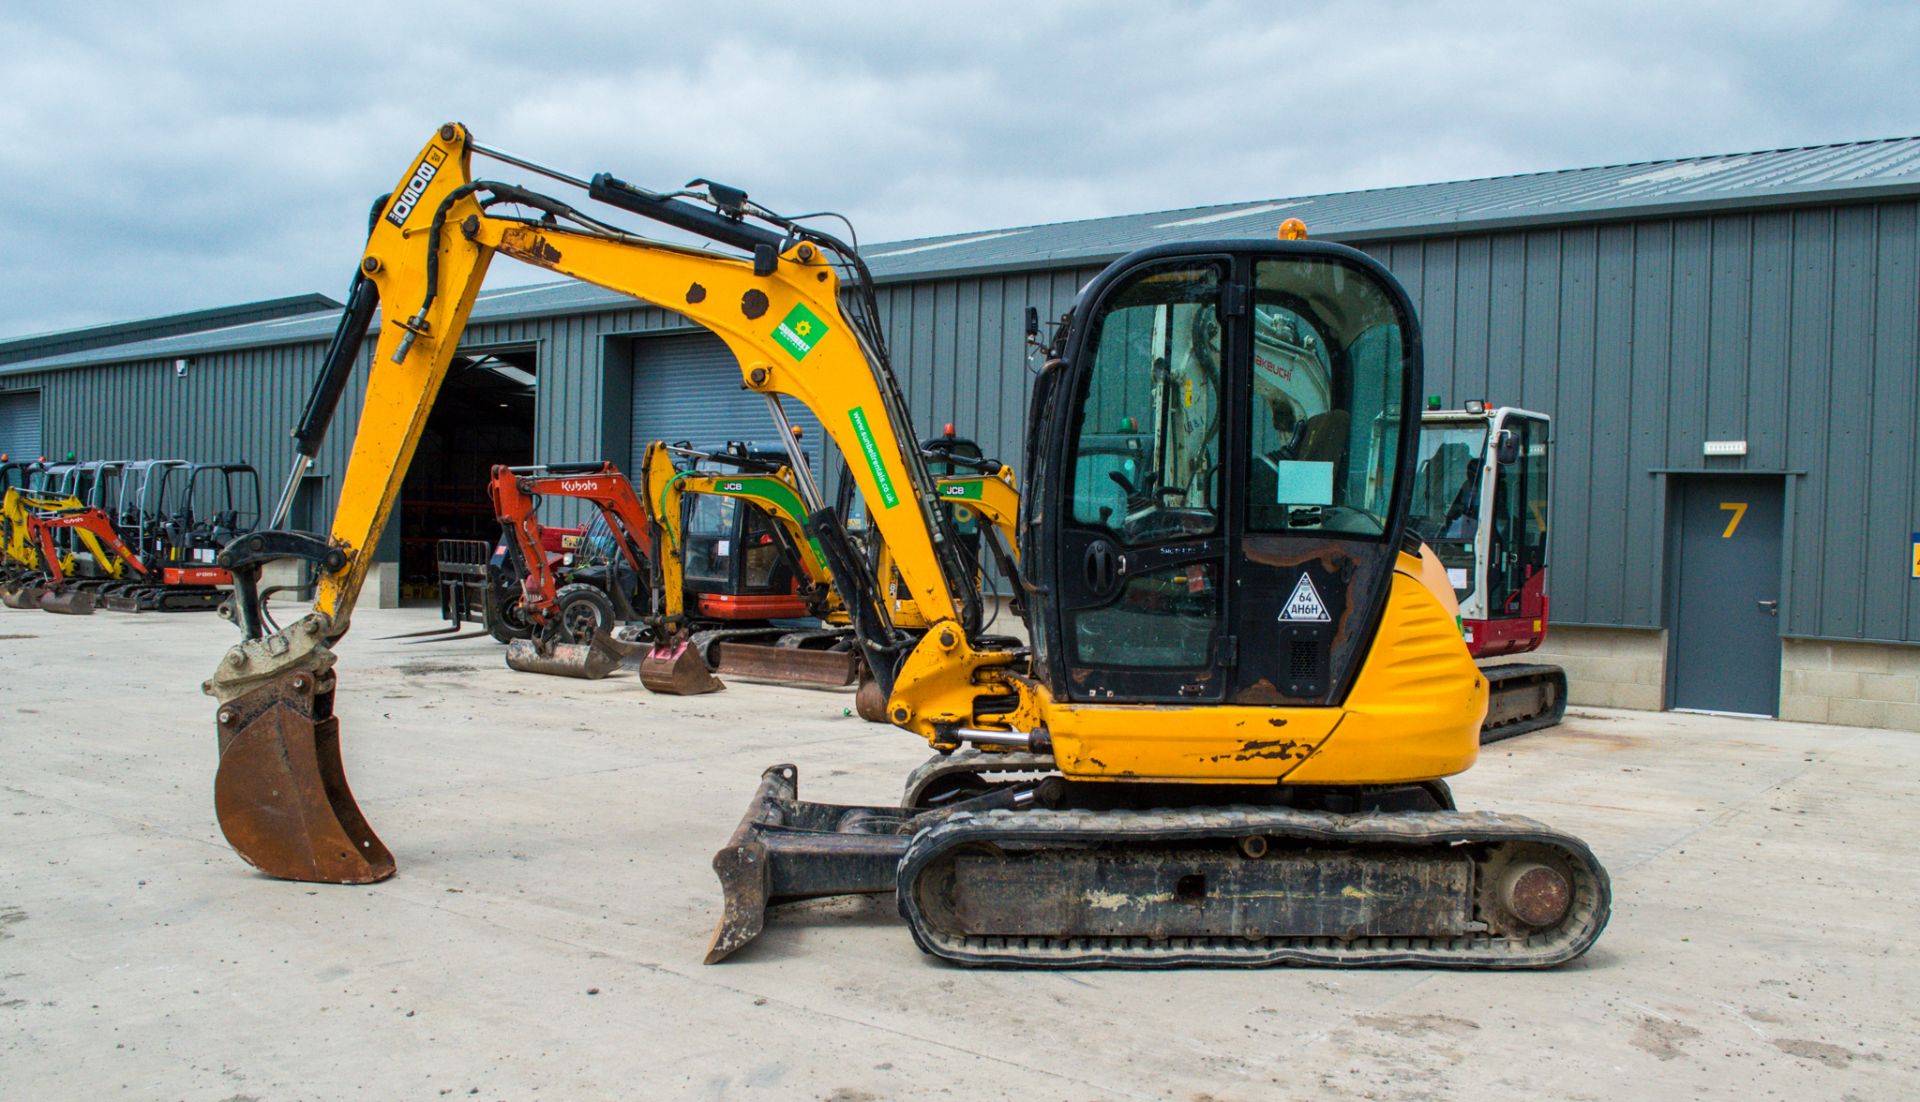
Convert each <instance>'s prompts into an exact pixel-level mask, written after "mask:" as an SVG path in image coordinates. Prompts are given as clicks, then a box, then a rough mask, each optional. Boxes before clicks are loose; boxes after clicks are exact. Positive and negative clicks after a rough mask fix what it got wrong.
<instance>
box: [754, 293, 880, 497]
mask: <svg viewBox="0 0 1920 1102" xmlns="http://www.w3.org/2000/svg"><path fill="white" fill-rule="evenodd" d="M804 309H806V307H804V306H796V307H794V310H795V311H799V310H804ZM788 316H789V317H791V316H792V315H788ZM808 316H809V317H811V316H812V315H808ZM782 324H783V325H784V324H785V323H784V322H783V323H782ZM847 417H848V418H849V419H851V420H852V421H853V434H854V435H855V436H856V437H858V438H859V440H860V454H861V455H862V456H864V457H865V458H866V461H867V470H869V471H871V472H872V473H873V480H874V482H875V483H877V484H879V487H880V503H881V505H882V507H883V508H887V509H891V508H893V507H894V506H895V505H898V504H900V495H898V494H896V493H894V492H893V479H892V478H890V477H888V475H887V465H886V464H885V463H884V462H882V461H881V459H880V445H879V444H877V443H875V442H874V439H873V426H871V425H869V424H867V411H866V410H865V409H863V408H861V407H860V406H855V407H853V408H852V409H850V410H848V411H847Z"/></svg>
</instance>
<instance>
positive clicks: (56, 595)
mask: <svg viewBox="0 0 1920 1102" xmlns="http://www.w3.org/2000/svg"><path fill="white" fill-rule="evenodd" d="M98 603H99V602H98V601H96V600H95V599H94V595H93V590H91V589H83V588H81V587H80V586H77V585H67V586H60V587H57V588H54V589H49V590H47V591H46V592H45V593H43V594H41V595H40V607H41V608H42V609H44V610H46V611H47V612H57V613H59V614H60V615H62V616H91V615H93V610H94V608H95V606H96V605H98Z"/></svg>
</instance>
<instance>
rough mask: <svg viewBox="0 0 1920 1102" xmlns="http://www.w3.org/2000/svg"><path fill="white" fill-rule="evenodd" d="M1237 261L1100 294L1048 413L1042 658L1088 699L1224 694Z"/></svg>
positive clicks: (1120, 282)
mask: <svg viewBox="0 0 1920 1102" xmlns="http://www.w3.org/2000/svg"><path fill="white" fill-rule="evenodd" d="M1231 276H1232V263H1231V259H1230V258H1229V257H1225V256H1178V257H1170V258H1168V259H1165V260H1162V261H1158V262H1150V263H1146V264H1142V265H1139V266H1137V267H1134V268H1132V269H1131V270H1128V271H1126V272H1124V274H1122V275H1120V276H1119V277H1118V278H1117V279H1112V280H1104V279H1103V280H1102V281H1100V282H1097V283H1096V284H1095V285H1094V287H1093V288H1090V290H1089V294H1090V295H1092V296H1094V297H1093V301H1092V308H1093V310H1094V311H1095V313H1094V314H1093V316H1092V317H1091V319H1090V320H1089V322H1088V324H1087V325H1086V326H1085V327H1083V328H1082V329H1080V330H1079V332H1078V334H1077V341H1076V344H1077V351H1074V352H1072V353H1071V354H1070V361H1069V362H1070V363H1071V364H1072V365H1073V367H1072V372H1073V375H1072V378H1071V379H1069V380H1068V381H1067V382H1066V383H1065V386H1064V389H1063V391H1062V393H1061V394H1059V395H1058V397H1057V401H1058V403H1059V404H1058V406H1057V408H1055V409H1054V410H1053V411H1052V413H1051V417H1050V420H1051V422H1052V424H1053V426H1054V427H1053V428H1052V429H1051V430H1050V431H1051V432H1052V433H1054V434H1056V442H1057V445H1058V450H1057V451H1056V452H1055V453H1054V455H1053V456H1052V460H1053V461H1052V462H1051V463H1049V465H1048V467H1049V475H1050V477H1049V482H1050V483H1051V486H1050V487H1049V490H1050V491H1051V492H1052V494H1053V495H1055V496H1053V498H1052V500H1054V501H1057V502H1058V503H1059V507H1058V508H1055V509H1049V510H1047V511H1046V514H1045V515H1044V516H1043V517H1042V518H1041V523H1040V527H1041V531H1042V532H1044V533H1045V534H1044V535H1043V536H1042V540H1043V542H1044V543H1045V544H1046V545H1047V547H1048V549H1049V550H1050V552H1051V553H1050V554H1049V555H1048V556H1047V558H1048V559H1049V563H1048V565H1047V568H1046V571H1045V572H1046V579H1045V581H1044V582H1043V584H1045V585H1047V586H1048V587H1049V588H1050V590H1051V592H1052V595H1053V600H1052V602H1051V605H1050V607H1051V608H1052V609H1053V610H1054V615H1053V616H1052V617H1050V618H1049V619H1050V620H1051V623H1050V624H1049V625H1048V626H1049V627H1050V628H1051V629H1052V630H1051V636H1050V638H1049V639H1048V641H1047V642H1048V644H1050V645H1049V646H1047V647H1046V648H1045V649H1046V651H1047V652H1048V653H1047V654H1046V655H1044V656H1043V660H1044V661H1045V662H1046V663H1047V664H1049V665H1050V666H1051V667H1052V668H1054V669H1056V670H1058V671H1059V672H1060V674H1061V675H1062V676H1060V677H1059V679H1058V681H1059V684H1058V687H1059V688H1060V689H1064V691H1065V693H1066V695H1067V697H1068V698H1069V699H1073V700H1079V701H1116V702H1146V701H1181V700H1189V701H1198V700H1219V699H1222V697H1223V696H1224V693H1225V683H1224V679H1223V678H1222V677H1221V665H1222V658H1223V647H1224V646H1225V644H1224V642H1223V640H1222V636H1223V635H1224V634H1225V632H1224V626H1225V622H1226V621H1225V594H1226V591H1227V557H1228V556H1227V551H1228V546H1229V542H1230V541H1229V536H1228V531H1227V517H1228V515H1229V514H1228V510H1227V501H1226V493H1227V488H1226V477H1225V471H1224V469H1223V467H1222V464H1221V458H1222V457H1223V456H1224V455H1226V454H1227V453H1226V449H1225V443H1224V440H1223V438H1222V432H1223V429H1224V426H1225V424H1226V417H1225V413H1226V410H1225V403H1224V399H1225V397H1226V394H1227V391H1226V387H1225V385H1224V377H1223V366H1224V365H1225V363H1226V362H1227V359H1228V343H1229V337H1228V326H1227V324H1226V322H1227V317H1226V314H1225V311H1224V306H1225V296H1226V295H1227V293H1228V292H1227V288H1228V286H1229V284H1230V280H1231Z"/></svg>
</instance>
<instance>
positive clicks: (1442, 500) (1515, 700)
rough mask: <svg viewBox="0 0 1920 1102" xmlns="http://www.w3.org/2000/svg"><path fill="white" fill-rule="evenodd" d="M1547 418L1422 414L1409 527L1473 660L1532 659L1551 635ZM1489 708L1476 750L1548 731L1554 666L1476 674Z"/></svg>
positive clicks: (1555, 707)
mask: <svg viewBox="0 0 1920 1102" xmlns="http://www.w3.org/2000/svg"><path fill="white" fill-rule="evenodd" d="M1551 429H1552V426H1551V424H1550V422H1549V420H1548V418H1547V416H1546V415H1545V414H1541V413H1534V412H1532V411H1529V410H1524V409H1517V408H1514V407H1512V406H1493V405H1491V404H1489V403H1487V402H1481V401H1470V402H1467V403H1466V404H1465V407H1464V408H1462V409H1441V408H1439V399H1438V397H1433V398H1429V399H1428V408H1427V410H1426V411H1425V412H1424V413H1422V414H1421V431H1420V444H1419V455H1418V458H1417V461H1416V466H1415V471H1414V480H1413V503H1412V510H1411V516H1410V519H1409V526H1410V527H1411V528H1412V529H1413V530H1414V531H1415V532H1416V533H1417V534H1418V535H1419V536H1420V538H1421V539H1423V540H1425V541H1426V543H1427V545H1428V546H1430V547H1431V548H1433V551H1434V554H1435V555H1436V556H1438V558H1439V560H1440V562H1441V564H1442V565H1443V566H1444V567H1445V568H1446V574H1447V582H1448V584H1449V585H1451V586H1452V588H1453V592H1454V596H1455V597H1456V598H1457V599H1458V601H1459V603H1460V634H1461V638H1463V639H1464V640H1465V641H1466V644H1467V649H1468V650H1469V651H1471V652H1472V654H1473V656H1474V658H1476V659H1493V658H1502V657H1508V656H1512V655H1518V654H1524V653H1526V652H1528V651H1531V650H1534V649H1535V648H1537V647H1538V646H1540V644H1541V643H1542V642H1544V641H1545V640H1546V636H1547V622H1548V615H1547V607H1548V601H1547V520H1548V500H1547V499H1548V495H1547V486H1548V481H1547V479H1548V468H1547V465H1548V445H1549V436H1550V433H1551ZM1482 670H1483V672H1484V673H1485V674H1486V675H1487V681H1488V685H1489V687H1490V693H1491V697H1492V702H1491V703H1490V704H1489V706H1488V710H1487V719H1486V723H1485V725H1484V726H1483V728H1482V730H1481V735H1480V737H1481V741H1483V742H1494V741H1497V740H1499V739H1503V738H1510V737H1512V736H1514V735H1518V734H1524V733H1526V732H1528V731H1535V730H1539V729H1540V728H1543V727H1551V726H1553V725H1554V724H1557V723H1559V722H1560V720H1561V718H1562V717H1563V716H1564V715H1565V714H1566V707H1567V675H1566V671H1565V670H1562V669H1561V668H1560V667H1558V666H1554V665H1548V664H1543V663H1537V662H1518V663H1515V662H1507V663H1502V664H1498V665H1486V666H1483V667H1482Z"/></svg>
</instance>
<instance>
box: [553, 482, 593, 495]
mask: <svg viewBox="0 0 1920 1102" xmlns="http://www.w3.org/2000/svg"><path fill="white" fill-rule="evenodd" d="M560 488H561V489H562V490H565V491H567V492H568V493H570V494H590V493H593V492H594V491H596V490H598V489H599V488H600V484H599V483H598V482H591V481H589V482H573V481H564V480H563V481H562V482H561V483H560Z"/></svg>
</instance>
